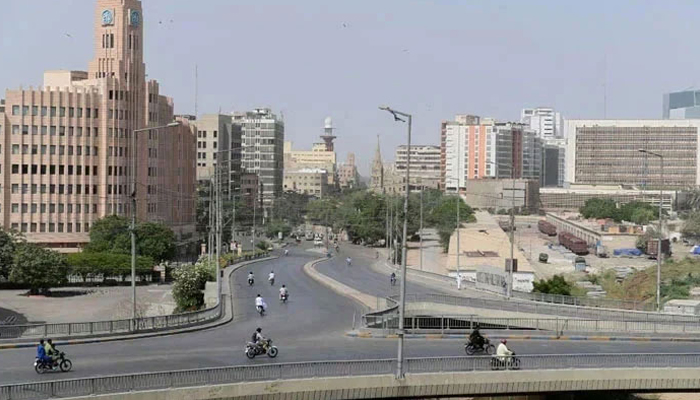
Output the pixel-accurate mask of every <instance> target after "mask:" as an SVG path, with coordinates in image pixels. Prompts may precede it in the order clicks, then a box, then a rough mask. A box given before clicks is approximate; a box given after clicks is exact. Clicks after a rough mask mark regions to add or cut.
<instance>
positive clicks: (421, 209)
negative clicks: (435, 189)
mask: <svg viewBox="0 0 700 400" xmlns="http://www.w3.org/2000/svg"><path fill="white" fill-rule="evenodd" d="M424 190H425V186H423V185H421V187H420V228H419V232H420V233H419V236H420V244H419V246H420V250H419V251H418V253H419V254H420V256H419V257H420V262H419V265H420V270H421V271H422V270H423V191H424Z"/></svg>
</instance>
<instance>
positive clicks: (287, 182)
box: [284, 168, 329, 198]
mask: <svg viewBox="0 0 700 400" xmlns="http://www.w3.org/2000/svg"><path fill="white" fill-rule="evenodd" d="M328 186H329V184H328V171H326V170H324V169H318V168H315V169H314V168H303V169H300V170H295V171H284V191H285V192H295V193H300V194H308V195H311V196H315V197H319V198H321V197H323V196H325V195H326V194H328Z"/></svg>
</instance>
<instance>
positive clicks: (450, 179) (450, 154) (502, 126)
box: [440, 116, 542, 191]
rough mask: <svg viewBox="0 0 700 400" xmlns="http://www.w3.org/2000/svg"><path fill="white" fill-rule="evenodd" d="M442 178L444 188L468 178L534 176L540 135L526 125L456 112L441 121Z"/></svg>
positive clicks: (539, 164) (537, 175)
mask: <svg viewBox="0 0 700 400" xmlns="http://www.w3.org/2000/svg"><path fill="white" fill-rule="evenodd" d="M440 147H441V149H440V150H441V156H442V160H441V167H442V170H441V179H442V185H443V186H442V187H443V188H444V189H445V190H446V191H454V190H456V189H457V185H459V188H464V187H465V185H466V181H467V180H470V179H488V178H498V179H508V178H516V179H533V180H537V181H539V179H540V176H541V173H542V139H540V138H539V137H538V135H537V134H536V133H535V132H534V131H532V130H530V129H529V128H528V127H527V126H526V125H524V124H519V123H512V122H505V123H502V122H498V123H497V122H494V121H493V120H492V119H489V118H480V117H477V116H458V117H457V118H456V120H455V121H447V122H443V123H442V135H441V145H440Z"/></svg>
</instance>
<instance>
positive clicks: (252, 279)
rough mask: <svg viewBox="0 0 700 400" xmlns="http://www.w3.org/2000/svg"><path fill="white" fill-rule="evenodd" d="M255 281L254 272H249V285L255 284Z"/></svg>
mask: <svg viewBox="0 0 700 400" xmlns="http://www.w3.org/2000/svg"><path fill="white" fill-rule="evenodd" d="M254 281H255V275H253V271H250V272H248V283H250V282H254Z"/></svg>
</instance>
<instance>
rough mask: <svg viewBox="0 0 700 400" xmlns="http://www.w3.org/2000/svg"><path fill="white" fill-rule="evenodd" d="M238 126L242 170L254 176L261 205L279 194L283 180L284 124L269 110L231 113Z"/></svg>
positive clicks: (271, 200) (261, 109)
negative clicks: (258, 189) (258, 181)
mask: <svg viewBox="0 0 700 400" xmlns="http://www.w3.org/2000/svg"><path fill="white" fill-rule="evenodd" d="M233 122H234V124H238V125H240V126H241V146H242V152H241V155H242V163H241V164H242V168H243V170H244V171H246V172H250V173H254V174H257V175H258V179H259V180H260V182H261V183H262V194H261V195H262V198H263V204H264V205H265V206H266V207H267V206H270V205H271V204H272V202H273V201H274V199H275V198H277V197H279V196H280V195H281V194H282V185H283V179H284V175H283V174H284V172H283V169H284V121H282V119H281V118H280V117H278V116H277V115H275V114H274V113H273V112H272V110H270V109H269V108H256V109H254V110H253V111H247V112H242V113H234V114H233Z"/></svg>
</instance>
